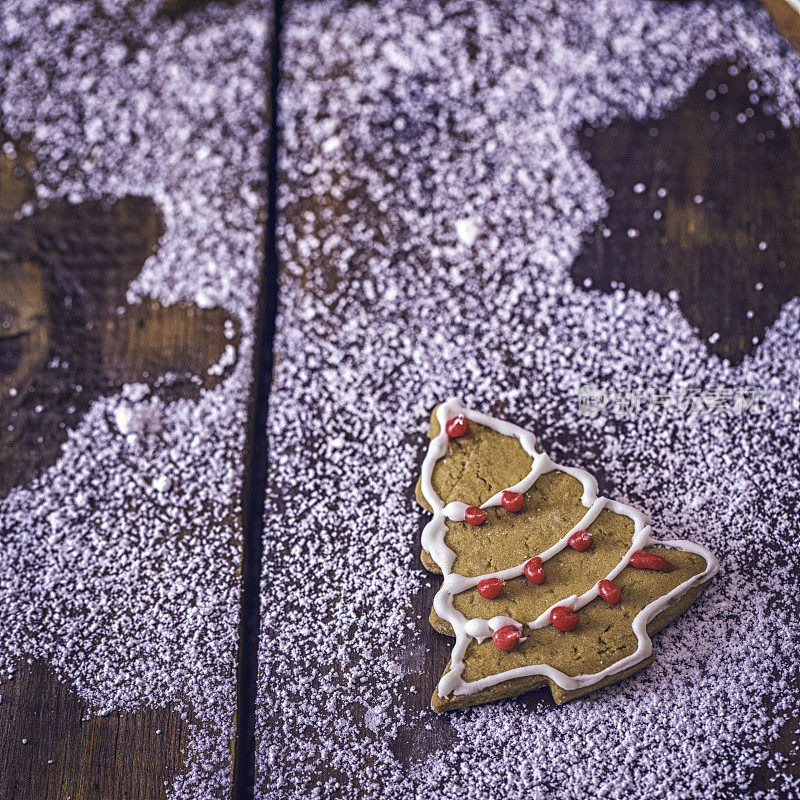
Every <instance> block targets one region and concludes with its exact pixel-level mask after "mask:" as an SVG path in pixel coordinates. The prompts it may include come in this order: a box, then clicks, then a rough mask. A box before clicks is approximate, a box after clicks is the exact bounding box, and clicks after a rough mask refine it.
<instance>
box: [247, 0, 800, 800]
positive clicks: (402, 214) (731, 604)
mask: <svg viewBox="0 0 800 800" xmlns="http://www.w3.org/2000/svg"><path fill="white" fill-rule="evenodd" d="M284 46H285V69H286V74H285V76H284V83H283V89H282V93H281V114H282V124H283V155H282V165H283V169H284V181H283V183H282V186H281V203H282V208H283V214H284V216H283V221H282V226H281V232H280V233H281V236H280V243H281V256H282V259H283V264H282V266H283V269H284V272H283V283H282V292H283V294H282V310H281V317H280V319H279V326H278V339H277V344H276V350H277V356H278V366H277V372H276V378H275V387H274V390H273V391H274V394H273V397H272V401H271V404H270V410H271V418H270V423H269V426H270V448H271V478H270V483H269V486H268V495H267V507H268V511H267V516H266V527H265V531H266V536H267V540H266V543H265V549H266V552H265V560H264V566H265V578H264V589H263V602H262V605H263V611H264V621H263V626H262V656H261V658H262V663H261V685H260V701H259V702H260V715H261V719H260V726H259V737H260V746H259V747H260V749H259V775H260V778H259V784H258V786H259V789H258V794H259V796H261V797H273V796H275V797H277V796H281V797H287V796H288V797H299V796H303V795H305V794H308V793H311V792H312V791H313V790H312V787H316V791H317V792H318V794H319V796H332V795H334V794H336V795H337V796H343V797H409V796H420V797H425V796H437V797H453V798H455V797H463V796H467V797H487V796H491V795H493V794H498V795H499V794H502V796H504V797H512V798H513V797H525V798H536V797H543V798H544V797H552V796H559V797H567V798H570V797H575V798H579V797H585V796H599V797H630V796H642V797H663V798H689V797H699V796H706V797H718V796H723V795H725V794H730V795H739V794H741V792H742V791H744V790H745V789H748V787H749V788H750V789H751V790H752V791H753V793H754V794H756V795H757V796H761V797H775V798H777V797H779V796H781V797H784V796H797V794H798V786H797V783H796V778H793V777H792V776H793V775H796V766H793V765H792V763H791V762H789V763H787V759H786V755H788V754H789V752H790V751H789V749H788V748H789V746H790V745H789V742H790V740H791V739H792V737H793V736H794V734H795V731H794V729H793V727H792V723H790V721H791V720H793V719H796V715H797V713H798V708H797V701H796V699H795V696H796V691H795V687H796V680H797V675H798V663H799V662H798V655H799V654H798V650H797V644H796V642H797V632H798V625H797V617H796V613H795V611H794V609H793V607H792V603H791V602H786V600H785V599H784V598H786V597H787V594H788V595H789V596H791V595H792V592H793V589H792V587H794V585H795V584H796V578H795V577H793V572H792V569H793V565H794V564H795V563H796V557H795V555H794V548H795V544H794V537H793V536H792V535H791V532H792V531H793V530H794V529H795V528H796V521H797V513H796V506H795V503H796V500H794V499H793V498H796V496H797V491H798V478H797V475H796V473H795V472H794V471H793V470H792V468H791V464H792V463H793V461H794V460H795V459H796V457H797V455H798V452H800V439H799V438H798V433H797V428H798V424H797V423H798V420H800V406H799V405H798V400H797V395H796V389H795V387H796V385H797V380H798V377H800V376H799V375H798V373H799V372H800V359H799V358H798V348H797V340H798V335H800V302H799V301H798V300H797V299H794V300H791V301H790V302H789V303H787V305H786V306H785V307H784V309H783V311H782V313H781V315H780V316H779V318H778V320H777V321H776V323H775V324H774V325H773V326H772V328H771V329H770V330H768V331H767V334H766V337H765V340H764V341H763V342H762V343H760V344H759V345H758V347H757V348H756V350H755V352H754V353H753V355H752V356H750V357H747V358H746V359H745V361H744V363H743V364H742V365H741V366H740V367H737V368H733V367H731V366H730V365H728V364H726V363H724V362H721V361H720V360H719V359H718V358H716V357H715V356H709V355H708V354H707V351H706V349H705V345H704V343H703V342H702V341H699V339H698V337H696V335H695V334H694V332H693V331H692V330H691V328H690V326H689V325H688V324H687V323H686V321H685V320H684V318H683V317H682V316H681V314H680V310H679V309H678V308H677V306H676V305H675V303H674V301H672V300H670V299H669V298H662V297H659V296H657V295H655V294H648V295H646V296H642V295H641V294H638V293H636V292H632V291H624V290H622V289H619V290H617V291H616V292H614V293H613V294H611V295H604V294H600V293H597V292H594V291H591V290H590V289H584V288H582V287H581V288H578V287H575V286H574V285H573V283H572V281H571V280H570V277H569V268H570V265H571V263H572V260H573V259H574V257H575V255H576V253H577V249H578V247H579V246H580V241H581V238H580V237H581V234H582V232H583V231H585V230H587V229H589V228H591V227H592V226H594V225H595V224H596V223H598V222H599V221H600V220H601V219H602V217H603V214H604V211H605V207H606V206H605V199H604V188H603V187H602V186H601V185H600V182H599V180H598V178H597V176H596V175H594V173H593V172H592V170H591V169H590V168H589V167H588V166H587V164H586V163H585V162H584V161H583V159H582V158H581V157H580V155H579V154H578V152H577V149H576V143H575V131H576V129H577V128H578V127H579V126H580V125H581V124H583V123H584V122H590V123H598V124H599V123H603V122H606V121H608V120H610V119H611V118H613V117H616V116H620V115H633V116H636V117H643V116H646V115H649V114H658V113H660V112H661V111H663V110H664V109H666V108H667V107H668V106H669V105H671V104H674V103H676V102H678V101H679V100H680V98H681V96H682V95H683V94H684V93H685V92H686V90H687V89H688V88H689V87H690V86H691V84H692V83H693V81H694V80H695V79H696V78H697V76H698V75H699V74H700V73H701V72H702V70H703V69H704V68H705V67H706V66H708V65H710V64H711V63H712V62H714V61H716V60H718V59H720V58H733V59H741V60H742V62H743V63H744V62H747V63H749V64H750V65H751V66H752V67H753V68H754V70H755V72H756V73H757V74H758V76H759V78H760V79H761V80H762V81H763V85H764V86H765V87H766V88H767V89H768V90H769V91H770V92H771V93H772V94H773V95H774V97H775V99H774V100H773V101H772V102H773V111H774V112H775V113H776V114H777V115H779V117H780V119H781V120H782V121H783V122H784V123H785V124H798V123H800V97H798V87H797V75H798V74H799V72H798V68H800V59H798V57H797V56H796V55H795V54H794V53H792V52H791V51H790V50H789V49H788V45H786V43H785V42H783V40H782V39H781V38H780V37H779V36H778V35H777V34H776V33H775V32H774V30H773V28H772V25H771V23H770V22H769V21H768V18H767V17H766V14H765V13H764V12H763V11H761V10H759V9H757V8H756V7H755V6H742V5H740V4H736V5H734V4H724V3H720V4H714V5H704V4H699V3H692V4H673V3H663V2H659V3H648V2H643V1H641V0H636V1H635V2H634V0H606V1H605V2H600V3H593V4H583V3H562V4H559V5H558V6H554V5H553V4H551V3H537V2H524V3H514V4H503V3H500V4H498V3H469V4H467V3H462V2H450V3H443V4H436V5H433V4H430V5H429V4H422V3H401V2H399V0H397V1H395V2H392V1H391V0H390V2H385V3H381V4H380V5H379V6H377V7H371V6H366V5H363V4H359V5H355V6H353V7H351V8H344V7H342V6H339V5H335V4H332V3H313V4H312V3H298V4H296V5H294V6H293V7H292V10H291V13H290V17H289V21H288V25H287V30H286V40H285V45H284ZM743 124H747V123H746V122H745V123H743ZM334 137H335V139H336V146H335V147H333V146H330V145H329V143H330V142H331V140H332V138H334ZM464 219H479V220H480V221H481V234H480V236H479V237H477V238H476V239H475V240H474V242H473V243H472V247H471V248H468V247H466V246H465V244H464V243H462V242H460V241H459V238H458V236H457V233H456V225H457V223H458V221H459V220H464ZM588 383H592V384H595V385H597V386H599V387H600V388H601V389H602V390H604V391H620V390H625V389H637V390H642V391H645V390H650V389H656V390H658V391H670V390H675V389H679V388H681V387H686V386H692V387H697V388H701V389H704V390H708V391H713V390H715V389H717V388H720V387H726V386H735V387H742V388H760V389H762V391H763V394H762V402H761V407H760V409H759V410H758V411H750V412H748V413H743V414H738V415H732V414H724V413H721V412H720V411H719V410H717V411H713V410H711V409H708V410H707V411H706V413H698V414H695V415H691V416H688V417H686V418H684V417H681V416H678V417H668V416H667V415H666V414H664V413H663V412H662V410H661V408H660V407H658V406H655V407H653V406H648V407H646V408H644V409H643V410H642V411H641V412H640V413H639V414H638V415H637V416H631V417H626V416H624V415H615V414H614V413H613V412H612V411H611V410H610V409H606V410H605V411H604V412H603V413H600V414H598V415H597V416H595V417H588V416H583V415H582V414H581V413H580V412H579V405H578V389H579V387H580V386H581V385H584V384H588ZM450 394H460V395H462V396H463V397H464V399H465V400H466V402H467V403H468V404H469V405H470V407H472V408H477V409H480V410H483V411H487V412H489V413H496V414H498V415H499V416H502V417H503V418H505V419H509V420H513V421H514V422H517V423H519V424H522V425H524V426H525V427H527V428H529V429H531V430H533V431H535V432H536V433H537V434H538V435H539V436H540V438H541V439H542V441H543V444H544V446H545V449H547V450H549V451H550V452H551V454H552V455H553V456H554V458H556V459H557V460H559V461H561V462H563V463H568V464H569V463H574V464H578V465H580V466H583V467H585V468H587V469H589V470H591V471H593V472H595V473H600V474H601V475H604V476H605V477H604V478H601V489H602V490H603V491H604V493H606V494H608V495H611V496H615V497H620V498H621V499H623V500H625V501H627V502H630V503H632V504H634V505H636V506H638V507H642V508H644V509H645V510H646V511H647V512H648V513H649V515H650V516H651V517H652V518H653V520H654V533H655V535H656V536H659V537H665V536H666V537H673V536H680V537H681V538H687V539H692V540H694V541H698V542H702V543H704V544H706V545H708V546H709V547H710V548H711V549H712V550H714V551H715V552H716V553H717V554H718V555H719V556H720V560H721V562H722V572H721V574H720V575H719V576H718V577H717V578H716V579H715V581H714V582H713V583H712V586H711V587H710V588H709V589H708V590H707V592H706V594H705V595H704V596H703V597H702V598H701V600H700V601H699V602H698V603H697V604H695V606H694V607H693V608H692V609H691V610H690V611H689V612H688V613H687V614H686V615H684V617H682V618H681V619H680V620H678V622H677V623H676V624H674V625H673V626H672V627H671V628H670V629H669V630H667V631H665V632H664V633H662V634H660V635H659V637H658V638H657V639H656V640H655V653H656V657H657V660H656V663H655V664H654V665H653V666H651V667H649V668H647V669H646V670H645V671H644V672H643V673H642V674H640V675H638V676H636V677H634V678H632V679H629V680H626V681H623V682H622V683H620V684H618V685H617V686H615V687H612V688H609V689H605V690H603V691H601V692H599V693H598V694H597V695H596V696H590V697H588V698H585V699H582V700H579V701H576V702H575V703H572V704H570V705H568V706H566V707H564V708H553V707H552V706H551V704H549V703H548V702H546V701H543V700H542V699H540V698H536V699H534V700H518V701H513V702H507V703H503V704H499V705H493V706H490V707H483V708H476V709H471V710H467V711H465V712H459V713H454V714H451V715H448V716H446V717H435V716H434V715H433V713H432V712H431V711H430V710H429V709H428V703H429V697H430V691H431V690H432V688H433V686H434V685H435V683H436V681H437V680H438V678H439V675H440V674H441V671H442V669H443V667H444V661H441V662H438V661H437V662H436V663H431V662H430V660H428V659H427V658H426V647H427V644H428V643H431V642H433V641H435V639H436V637H437V636H438V634H436V633H434V632H433V631H432V630H431V629H430V628H429V626H428V623H427V621H426V620H425V619H424V617H422V616H421V614H419V613H417V612H415V611H414V608H419V609H427V608H428V607H429V601H430V598H431V596H432V593H433V587H434V586H435V585H437V584H438V581H439V579H438V578H428V577H427V576H426V575H425V573H424V572H423V571H422V570H421V568H420V567H419V566H418V565H417V562H416V560H415V552H418V547H419V542H418V539H419V533H420V530H421V527H422V523H423V519H424V515H423V514H422V513H420V512H419V510H418V508H417V507H416V506H415V503H414V501H413V481H414V477H415V475H416V474H418V467H419V463H420V462H421V459H422V454H423V449H424V439H423V432H424V430H425V429H426V427H427V415H428V413H429V411H430V409H431V408H432V407H433V405H434V404H435V403H436V402H438V401H440V400H442V399H443V398H445V397H447V396H449V395H450ZM728 498H732V499H728ZM787 532H789V535H788V536H787ZM429 587H430V588H429ZM412 602H413V605H412ZM439 652H441V650H439ZM437 658H438V656H437ZM398 673H401V674H398ZM420 687H421V688H420ZM418 688H419V690H418V691H415V690H417V689H418ZM378 709H379V710H380V711H378ZM779 736H783V739H782V741H781V743H779V742H778V737H779ZM781 751H782V752H783V755H782V754H781ZM792 758H795V756H792ZM755 775H758V776H759V786H760V788H759V789H758V790H753V789H752V782H753V779H754V776H755ZM770 787H774V788H770Z"/></svg>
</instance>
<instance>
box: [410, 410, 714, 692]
mask: <svg viewBox="0 0 800 800" xmlns="http://www.w3.org/2000/svg"><path fill="white" fill-rule="evenodd" d="M459 414H462V415H464V416H465V417H466V418H467V419H468V420H470V422H475V423H478V424H479V425H484V426H486V427H488V428H492V429H493V430H495V431H497V432H498V433H501V434H503V435H505V436H513V437H515V438H516V439H518V440H519V442H520V444H521V445H522V448H523V450H525V452H526V453H528V455H530V456H531V459H532V463H531V471H530V472H529V473H528V475H526V476H525V477H524V478H523V479H522V480H521V481H519V482H518V483H516V484H515V485H514V486H511V487H508V489H505V490H503V491H508V490H510V491H514V492H519V493H524V492H526V491H528V489H530V488H531V486H533V484H534V483H535V482H536V480H537V479H538V478H539V477H541V476H542V475H544V474H545V473H547V472H551V471H553V470H559V471H561V472H565V473H567V474H568V475H571V476H572V477H573V478H576V479H577V480H578V481H580V483H581V485H582V487H583V495H582V497H581V503H582V504H583V505H584V506H585V507H586V509H587V511H586V513H585V514H584V515H583V517H582V518H581V519H580V520H579V522H578V523H577V524H576V525H575V526H574V527H573V528H571V529H570V530H569V531H567V532H566V533H565V534H564V535H563V536H562V537H561V538H560V539H559V540H558V541H557V542H556V543H555V544H554V545H553V546H552V547H549V548H548V549H547V550H545V551H543V552H542V553H538V554H535V553H532V554H531V557H533V556H534V555H538V556H539V557H540V558H541V559H542V561H543V562H544V561H547V560H548V559H550V558H552V557H553V556H554V555H556V554H557V553H559V552H560V551H561V550H563V549H564V548H565V547H566V546H567V542H568V540H569V538H570V536H572V534H573V533H575V531H578V530H584V529H586V528H587V527H588V526H589V525H591V524H592V522H594V520H595V519H597V516H598V515H599V513H600V512H601V511H602V510H603V509H604V508H607V509H609V510H610V511H613V512H614V513H615V514H621V515H623V516H626V517H629V518H630V519H631V520H633V524H634V532H633V536H632V538H631V546H630V548H629V549H628V551H627V552H626V553H625V555H624V556H623V557H622V559H621V560H620V561H619V563H618V564H617V565H616V566H615V567H614V569H612V570H611V572H609V573H608V575H606V576H605V578H606V579H608V580H613V579H614V578H615V577H616V576H617V575H619V573H620V572H621V571H622V570H623V569H624V568H625V566H626V565H627V564H628V561H629V560H630V557H631V554H632V553H634V552H635V551H637V550H641V549H642V548H644V547H646V546H647V545H651V544H659V545H662V546H665V547H672V548H676V549H681V550H686V551H689V552H692V553H696V554H697V555H700V556H702V557H703V558H704V559H705V561H706V568H705V570H703V572H701V573H700V574H698V575H694V576H693V577H691V578H689V579H688V580H686V581H684V582H683V583H681V584H680V585H679V586H676V587H675V588H674V589H673V590H672V591H671V592H668V593H667V594H665V595H662V596H660V597H658V598H657V599H656V600H654V601H653V602H652V603H650V604H648V605H647V606H645V607H644V608H643V609H642V610H641V611H640V612H639V613H638V614H637V615H636V617H634V619H633V622H632V623H631V626H632V628H633V632H634V633H635V635H636V639H637V642H638V646H637V648H636V651H635V652H633V653H631V655H629V656H626V657H625V658H623V659H621V660H620V661H617V662H616V663H614V664H612V665H611V666H609V667H607V668H606V669H604V670H601V671H600V672H596V673H591V674H585V675H577V676H575V677H572V676H569V675H565V674H564V673H563V672H561V671H560V670H557V669H555V668H554V667H551V666H550V665H548V664H531V665H528V666H525V667H517V668H516V669H510V670H507V671H505V672H500V673H498V674H496V675H489V676H488V677H486V678H482V679H481V680H477V681H465V680H463V679H462V677H461V676H462V674H463V672H464V654H465V653H466V650H467V647H468V645H469V642H470V639H475V640H476V641H477V642H478V643H480V642H482V641H484V640H485V639H487V638H488V637H489V636H491V635H492V633H493V632H494V631H496V630H498V629H499V628H502V627H503V626H505V625H514V626H515V627H517V628H518V629H520V630H521V629H522V627H523V626H522V623H520V622H518V621H517V620H514V619H511V618H510V617H504V616H497V617H493V618H492V619H489V620H484V619H467V618H466V617H465V616H464V615H463V614H461V612H460V611H458V610H457V609H456V608H455V607H454V606H453V597H454V596H455V595H456V594H458V593H459V592H463V591H465V590H467V589H470V588H472V587H473V586H475V585H477V583H478V582H479V581H482V580H485V579H486V578H500V579H501V580H509V579H510V578H517V577H519V576H521V575H522V574H523V568H524V566H525V563H526V562H527V560H528V559H526V562H523V563H522V564H518V565H517V566H515V567H510V568H509V569H505V570H501V571H499V572H492V573H487V574H486V575H478V576H475V577H467V576H465V575H459V574H458V573H454V572H452V567H453V562H454V561H455V557H456V554H455V553H454V552H453V551H452V550H451V549H450V548H449V547H448V546H447V545H446V544H445V536H446V535H447V525H446V524H445V520H451V521H458V522H462V521H463V520H464V512H465V510H466V509H467V508H468V506H467V505H466V504H465V503H460V502H451V503H448V504H447V505H446V506H445V505H444V503H443V501H442V499H441V498H440V497H439V496H438V494H437V493H436V492H435V491H434V489H433V484H432V482H431V481H432V477H433V470H434V467H435V466H436V462H437V461H438V460H439V459H440V458H443V457H444V456H445V455H446V454H447V447H448V442H449V437H448V436H447V433H446V432H445V424H446V423H447V421H448V420H449V419H452V418H453V417H455V416H458V415H459ZM436 419H437V421H438V423H439V434H438V435H437V436H435V437H434V438H433V439H432V440H431V442H430V445H429V447H428V452H427V454H426V456H425V460H424V461H423V462H422V478H421V489H422V495H423V497H424V498H425V500H426V501H427V502H428V505H430V507H431V509H432V511H433V519H431V521H430V522H429V523H428V524H427V525H426V526H425V528H424V530H423V531H422V546H423V548H424V549H425V550H426V551H427V552H428V553H429V554H430V556H431V558H432V559H433V560H434V561H435V562H436V564H437V565H438V566H439V568H440V569H441V570H442V574H443V576H444V579H443V581H442V586H441V588H440V589H439V591H438V592H437V593H436V596H435V597H434V600H433V608H434V610H435V611H436V613H437V614H438V615H439V617H441V618H442V619H443V620H445V621H446V622H449V623H450V625H451V626H452V628H453V631H454V632H455V637H456V641H455V644H454V646H453V650H452V653H451V655H450V669H449V670H448V671H447V672H446V673H445V674H444V675H443V676H442V678H441V680H440V681H439V686H438V692H439V696H440V697H447V696H448V695H450V694H456V695H468V694H474V693H476V692H479V691H481V690H483V689H488V688H489V687H491V686H494V685H496V684H498V683H502V682H504V681H507V680H512V679H514V678H521V677H526V676H529V675H543V676H545V677H547V678H549V679H551V680H552V681H553V682H555V683H556V684H558V685H559V686H560V687H561V688H562V689H566V690H571V689H580V688H582V687H585V686H588V685H590V684H593V683H597V682H598V681H601V680H603V679H604V678H606V677H608V676H609V675H614V674H616V673H617V672H621V671H622V670H625V669H627V668H629V667H631V666H633V665H634V664H638V663H639V662H641V661H643V660H644V659H646V658H648V657H649V656H650V654H651V653H652V651H653V643H652V641H651V640H650V637H649V636H648V635H647V623H648V622H649V621H650V620H651V619H653V617H655V616H657V615H658V614H659V613H660V612H661V611H663V610H664V609H665V608H667V606H668V605H669V604H670V603H671V602H672V600H674V599H676V598H677V597H680V596H681V595H682V594H684V593H685V592H686V591H688V590H689V589H690V588H691V587H692V586H696V585H697V584H699V583H702V582H705V581H707V580H708V579H710V578H711V576H712V575H714V573H716V571H717V570H718V569H719V563H718V561H717V559H716V557H715V556H714V555H713V553H711V552H710V551H709V550H707V549H706V548H705V547H703V546H702V545H699V544H695V543H694V542H688V541H683V540H677V539H676V540H669V541H656V540H654V539H653V538H652V537H651V535H650V534H651V529H650V523H649V520H648V518H647V517H646V516H645V515H644V514H642V513H641V512H640V511H637V510H636V509H635V508H632V507H631V506H628V505H625V504H624V503H619V502H617V501H614V500H609V499H608V498H605V497H598V496H597V481H596V480H595V478H594V477H593V476H592V475H590V474H589V473H588V472H586V471H585V470H582V469H577V468H574V467H563V466H560V465H558V464H555V463H554V462H553V461H552V460H551V459H550V458H549V457H548V456H547V455H546V454H545V453H542V452H539V449H538V445H537V441H536V437H535V436H534V435H533V434H532V433H530V432H528V431H526V430H524V429H523V428H520V427H518V426H517V425H513V424H511V423H510V422H505V421H503V420H499V419H496V418H495V417H491V416H489V415H488V414H481V413H480V412H477V411H471V410H469V409H468V408H465V407H464V405H463V404H462V403H461V401H460V400H458V399H457V398H450V399H449V400H447V402H445V403H442V404H441V405H440V406H439V408H438V409H437V411H436ZM501 496H502V491H500V492H497V494H494V495H492V497H490V498H489V500H487V501H486V502H485V503H484V504H483V505H482V506H481V508H489V507H491V506H497V505H500V498H501ZM599 583H600V582H599V581H598V582H597V583H596V584H595V585H594V586H593V587H592V588H591V589H589V590H588V591H587V592H584V593H583V594H582V595H571V596H569V597H565V598H563V599H562V600H559V601H558V602H556V603H553V605H552V606H550V607H549V608H548V609H547V610H546V611H544V612H542V614H540V615H539V616H538V617H537V618H536V619H535V620H532V621H530V622H527V623H526V624H527V626H528V627H529V628H544V627H546V626H548V625H549V624H550V611H551V610H552V609H553V608H554V607H555V606H559V605H563V606H568V607H569V608H571V609H573V610H575V611H577V610H578V609H580V608H582V607H583V606H585V605H586V604H587V603H589V602H591V601H592V600H594V599H595V598H596V597H597V596H598V586H599ZM522 641H524V639H522Z"/></svg>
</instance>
